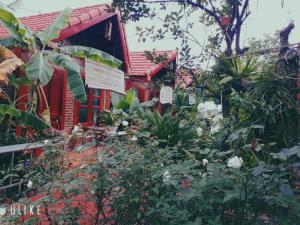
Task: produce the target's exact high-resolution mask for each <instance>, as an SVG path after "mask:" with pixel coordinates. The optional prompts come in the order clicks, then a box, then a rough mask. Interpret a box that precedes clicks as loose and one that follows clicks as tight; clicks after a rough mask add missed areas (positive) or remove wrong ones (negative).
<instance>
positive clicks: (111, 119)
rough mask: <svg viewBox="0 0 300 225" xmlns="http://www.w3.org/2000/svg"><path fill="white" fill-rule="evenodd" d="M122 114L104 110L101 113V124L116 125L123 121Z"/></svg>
mask: <svg viewBox="0 0 300 225" xmlns="http://www.w3.org/2000/svg"><path fill="white" fill-rule="evenodd" d="M121 119H122V114H116V113H112V112H109V111H103V112H101V113H100V114H99V124H100V125H104V126H116V125H117V123H118V122H121Z"/></svg>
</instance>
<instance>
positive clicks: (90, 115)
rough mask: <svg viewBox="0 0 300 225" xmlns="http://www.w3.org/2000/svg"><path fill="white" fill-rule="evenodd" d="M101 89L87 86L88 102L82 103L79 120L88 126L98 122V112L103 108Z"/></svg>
mask: <svg viewBox="0 0 300 225" xmlns="http://www.w3.org/2000/svg"><path fill="white" fill-rule="evenodd" d="M101 92H102V91H101V90H100V89H94V88H87V86H86V93H87V102H86V103H82V104H80V109H79V115H78V122H79V123H81V124H84V125H87V126H91V125H93V124H97V122H98V121H97V120H98V114H99V113H100V110H101Z"/></svg>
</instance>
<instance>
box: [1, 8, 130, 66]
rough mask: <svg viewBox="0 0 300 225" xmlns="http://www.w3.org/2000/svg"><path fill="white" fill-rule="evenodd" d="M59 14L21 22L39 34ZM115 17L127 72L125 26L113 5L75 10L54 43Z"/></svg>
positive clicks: (4, 35)
mask: <svg viewBox="0 0 300 225" xmlns="http://www.w3.org/2000/svg"><path fill="white" fill-rule="evenodd" d="M59 13H60V12H52V13H45V14H40V15H34V16H28V17H23V18H20V21H21V23H22V24H24V25H26V26H27V27H29V28H30V30H32V31H33V32H39V31H43V30H45V29H47V27H48V26H49V25H50V24H51V23H53V22H54V21H55V19H56V18H57V16H58V15H59ZM113 16H117V20H118V29H119V30H120V39H121V45H122V52H123V55H124V61H125V62H124V63H125V66H126V71H129V70H130V58H129V53H128V47H127V40H126V34H125V28H124V24H123V23H122V22H121V15H120V12H119V11H116V12H112V11H111V4H102V5H94V6H87V7H82V8H77V9H74V10H73V12H72V14H71V16H70V19H69V22H68V25H67V26H66V27H65V28H64V29H63V30H62V31H61V33H60V37H59V38H57V39H56V40H53V41H61V40H64V39H66V38H68V37H71V36H73V35H75V34H77V33H79V32H81V31H83V30H85V29H88V28H89V27H92V26H94V25H96V24H98V23H100V22H102V21H104V20H106V19H108V18H111V17H113ZM7 36H9V34H8V33H7V32H6V31H5V29H4V28H3V27H1V26H0V37H7Z"/></svg>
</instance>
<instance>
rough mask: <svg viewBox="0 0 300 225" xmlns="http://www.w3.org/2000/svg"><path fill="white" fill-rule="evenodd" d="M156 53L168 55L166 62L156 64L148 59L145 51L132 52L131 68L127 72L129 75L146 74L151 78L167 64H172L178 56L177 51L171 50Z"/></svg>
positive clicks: (156, 52)
mask: <svg viewBox="0 0 300 225" xmlns="http://www.w3.org/2000/svg"><path fill="white" fill-rule="evenodd" d="M155 54H156V55H166V57H167V61H166V62H165V63H160V64H156V63H154V62H151V61H150V60H149V59H147V56H146V54H145V52H143V51H141V52H130V53H129V56H130V64H131V70H130V71H129V72H128V73H127V75H128V76H143V77H144V76H146V77H147V78H148V79H151V78H152V77H153V76H155V75H156V74H157V73H158V72H159V71H160V70H162V69H163V68H165V66H166V65H168V64H170V63H171V62H173V61H174V60H176V58H177V52H176V51H175V50H171V51H155Z"/></svg>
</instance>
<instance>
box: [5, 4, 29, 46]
mask: <svg viewBox="0 0 300 225" xmlns="http://www.w3.org/2000/svg"><path fill="white" fill-rule="evenodd" d="M0 21H1V24H2V26H3V27H4V28H5V29H6V30H7V32H9V34H10V35H11V36H12V37H13V38H15V39H16V40H17V41H19V42H21V43H25V44H26V45H27V46H32V44H33V43H34V37H33V34H32V32H31V31H30V30H29V29H28V28H27V27H26V26H24V25H23V24H21V23H20V21H19V20H18V19H17V18H16V17H15V16H14V14H13V13H11V12H9V11H7V10H6V9H4V8H2V7H1V8H0Z"/></svg>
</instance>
